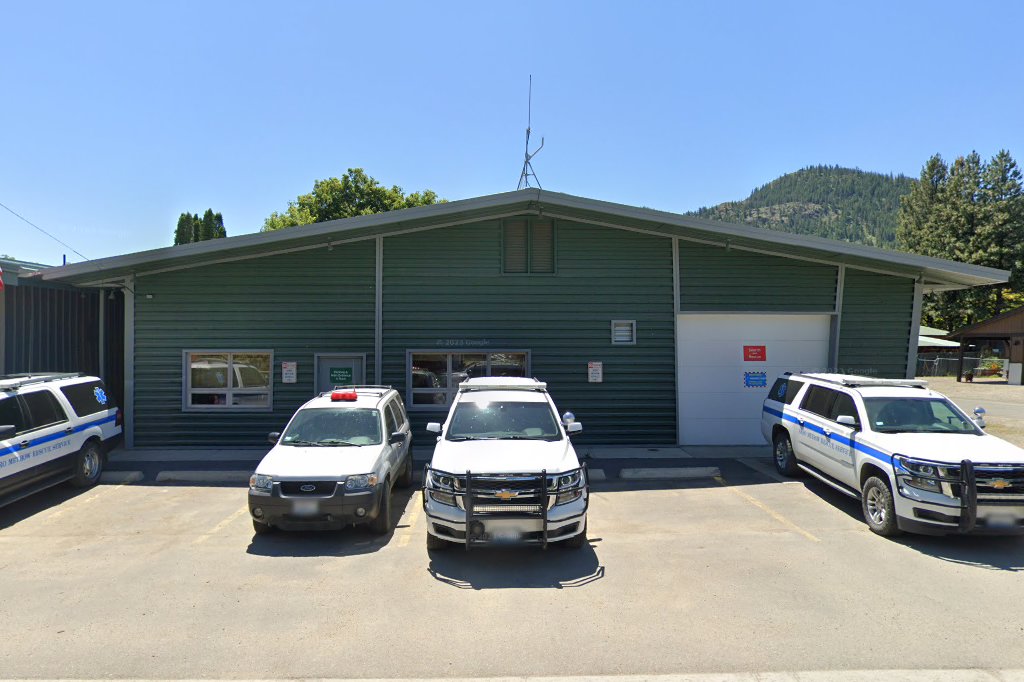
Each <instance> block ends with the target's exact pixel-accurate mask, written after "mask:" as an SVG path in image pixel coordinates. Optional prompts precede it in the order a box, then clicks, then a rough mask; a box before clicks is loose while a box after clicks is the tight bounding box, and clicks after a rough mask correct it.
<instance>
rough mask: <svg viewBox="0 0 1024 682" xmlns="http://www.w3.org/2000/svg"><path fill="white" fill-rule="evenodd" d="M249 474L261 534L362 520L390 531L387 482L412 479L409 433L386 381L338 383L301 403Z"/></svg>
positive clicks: (389, 486)
mask: <svg viewBox="0 0 1024 682" xmlns="http://www.w3.org/2000/svg"><path fill="white" fill-rule="evenodd" d="M269 440H270V442H271V443H273V444H274V447H273V448H272V449H271V450H270V452H268V453H267V454H266V456H265V457H264V458H263V461H261V462H260V463H259V466H257V467H256V471H255V473H253V475H252V477H251V478H250V479H249V513H250V515H251V516H252V527H253V530H254V531H255V532H256V533H257V534H258V535H262V534H265V533H269V532H271V531H272V530H273V529H275V528H279V529H282V530H337V529H341V528H343V527H345V526H348V525H352V524H367V525H369V527H370V530H371V531H372V532H374V533H376V534H378V535H384V534H386V533H388V532H390V530H391V521H392V518H391V517H392V514H391V489H392V488H393V487H394V486H395V485H398V486H401V487H408V486H410V485H412V449H411V447H410V445H411V443H412V433H411V431H410V428H409V418H408V417H407V416H406V414H405V406H404V405H402V398H401V397H400V396H399V395H398V392H397V391H395V389H393V388H391V387H390V386H341V387H338V388H336V389H334V390H333V391H326V392H324V393H322V394H320V395H319V396H317V397H315V398H313V399H312V400H310V401H309V402H307V403H306V404H304V405H303V406H302V407H300V408H299V409H298V410H297V411H296V412H295V414H294V415H293V416H292V418H291V420H290V421H289V422H288V425H287V426H286V427H285V429H284V432H283V433H271V434H270V436H269Z"/></svg>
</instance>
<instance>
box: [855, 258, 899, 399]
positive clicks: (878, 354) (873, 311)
mask: <svg viewBox="0 0 1024 682" xmlns="http://www.w3.org/2000/svg"><path fill="white" fill-rule="evenodd" d="M913 314H914V280H912V279H909V278H906V277H893V276H891V275H882V274H878V273H874V272H867V271H864V270H854V269H852V268H848V269H847V270H846V279H845V282H844V284H843V316H842V324H841V325H840V330H839V367H840V368H841V370H842V371H843V372H848V373H851V374H867V375H870V376H880V377H892V378H898V379H902V378H904V377H905V376H906V371H907V350H908V347H909V345H908V344H909V342H910V330H911V326H912V322H913V320H912V318H913Z"/></svg>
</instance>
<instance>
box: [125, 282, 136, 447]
mask: <svg viewBox="0 0 1024 682" xmlns="http://www.w3.org/2000/svg"><path fill="white" fill-rule="evenodd" d="M123 291H124V408H123V409H124V446H125V447H126V448H133V447H135V277H134V276H133V277H127V278H125V280H124V289H123Z"/></svg>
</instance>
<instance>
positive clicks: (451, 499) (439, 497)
mask: <svg viewBox="0 0 1024 682" xmlns="http://www.w3.org/2000/svg"><path fill="white" fill-rule="evenodd" d="M430 499H432V500H433V501H434V502H440V503H441V504H446V505H448V506H449V507H454V506H455V496H454V495H452V494H451V493H439V492H436V491H434V490H431V491H430Z"/></svg>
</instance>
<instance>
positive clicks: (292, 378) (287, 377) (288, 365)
mask: <svg viewBox="0 0 1024 682" xmlns="http://www.w3.org/2000/svg"><path fill="white" fill-rule="evenodd" d="M298 380H299V363H298V362H282V363H281V383H282V384H294V383H297V382H298Z"/></svg>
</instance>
